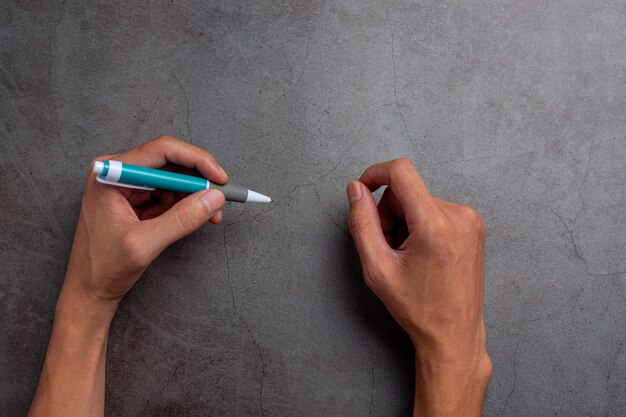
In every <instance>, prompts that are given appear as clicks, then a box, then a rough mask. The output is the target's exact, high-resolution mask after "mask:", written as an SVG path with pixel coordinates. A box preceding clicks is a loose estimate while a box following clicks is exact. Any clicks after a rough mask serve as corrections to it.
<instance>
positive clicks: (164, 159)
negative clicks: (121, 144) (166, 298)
mask: <svg viewBox="0 0 626 417" xmlns="http://www.w3.org/2000/svg"><path fill="white" fill-rule="evenodd" d="M111 158H115V159H117V160H120V161H122V162H126V163H131V164H137V165H142V166H147V167H152V168H160V167H163V166H165V165H166V164H169V163H172V164H176V165H180V166H183V167H186V168H195V169H197V170H198V171H200V173H201V174H202V175H203V176H204V177H206V178H208V179H210V180H212V181H214V182H217V183H222V184H223V183H225V182H226V181H227V180H228V176H227V175H226V173H225V172H224V170H223V169H222V168H221V167H220V166H219V164H218V163H217V162H216V161H215V159H214V158H213V156H211V154H210V153H209V152H207V151H205V150H203V149H200V148H197V147H195V146H193V145H190V144H188V143H185V142H181V141H179V140H176V139H174V138H172V137H169V136H161V137H159V138H156V139H154V140H152V141H150V142H147V143H145V144H143V145H140V146H139V147H137V148H134V149H132V150H130V151H128V152H125V153H122V154H119V155H107V156H103V157H100V158H96V160H105V159H111ZM92 166H93V162H92V164H91V167H92ZM91 167H90V169H89V174H88V177H87V184H86V187H85V193H84V195H83V199H82V208H81V211H80V216H79V219H78V225H77V228H76V234H75V236H74V243H73V247H72V253H71V256H70V260H69V264H68V270H67V275H66V279H65V283H64V289H63V293H66V292H69V291H71V292H72V293H73V294H79V295H80V297H83V298H87V299H89V300H90V301H91V302H92V304H93V305H96V306H99V307H103V308H105V309H110V310H112V311H113V312H114V311H115V308H116V307H117V303H118V302H119V300H120V299H121V298H122V297H123V296H124V294H126V292H128V290H130V288H131V287H132V286H133V284H134V283H135V282H136V281H137V279H138V278H139V276H140V275H141V274H142V272H143V271H144V270H145V269H146V268H147V267H148V265H149V264H150V263H151V262H152V261H153V260H154V259H155V258H156V257H157V256H158V255H159V254H160V253H161V252H162V251H163V250H164V249H165V248H166V247H167V246H169V245H170V244H172V243H173V242H175V241H177V240H179V239H181V238H182V237H184V236H187V235H189V234H191V233H192V232H194V231H195V230H197V229H198V228H200V227H201V226H202V225H203V224H205V223H206V222H207V221H209V222H211V223H215V224H217V223H220V222H221V221H222V212H221V208H222V206H223V205H224V195H223V194H222V193H221V192H219V191H216V190H206V191H201V192H198V193H194V194H192V195H189V196H186V197H184V195H180V194H179V193H174V192H171V191H162V190H156V191H141V190H131V189H126V188H120V187H112V186H108V185H104V184H99V183H98V182H96V180H95V178H94V177H95V174H93V173H92V169H91ZM181 197H184V198H181ZM63 293H62V294H63Z"/></svg>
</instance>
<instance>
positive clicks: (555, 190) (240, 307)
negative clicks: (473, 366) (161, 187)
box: [0, 0, 626, 417]
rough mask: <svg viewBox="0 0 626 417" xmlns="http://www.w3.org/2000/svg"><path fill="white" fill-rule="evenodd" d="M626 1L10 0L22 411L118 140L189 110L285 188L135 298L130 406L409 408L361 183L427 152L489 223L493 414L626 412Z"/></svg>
mask: <svg viewBox="0 0 626 417" xmlns="http://www.w3.org/2000/svg"><path fill="white" fill-rule="evenodd" d="M625 45H626V3H624V2H623V1H622V0H607V1H598V0H587V1H582V0H571V1H549V2H546V1H537V0H522V1H519V0H505V1H493V0H484V1H446V0H444V1H428V0H422V1H419V2H396V1H389V2H376V1H367V2H365V1H349V2H318V1H295V2H292V1H284V2H265V1H261V2H257V1H248V2H245V1H223V2H202V1H195V2H180V1H173V0H172V1H150V2H144V1H131V2H129V1H115V2H113V1H104V2H100V1H93V0H87V1H83V2H77V1H74V0H67V2H65V3H63V4H61V3H60V2H39V1H16V2H11V1H3V2H2V3H1V5H0V121H1V123H0V173H1V175H0V196H1V198H0V329H1V333H0V414H1V415H2V416H5V417H9V416H21V415H24V414H25V412H26V410H27V408H28V405H29V402H30V400H31V397H32V394H33V390H34V388H35V385H36V381H37V378H38V374H39V371H40V366H41V364H42V360H43V357H44V352H45V348H46V342H47V338H48V336H49V332H50V328H51V323H52V319H53V311H54V304H55V299H56V296H57V293H58V290H59V287H60V285H61V282H62V279H63V274H64V269H65V263H66V259H67V256H68V253H69V250H70V245H71V239H72V233H73V229H74V225H75V221H76V217H77V214H78V211H79V207H80V196H81V192H82V188H83V177H84V172H85V170H86V168H87V166H88V163H89V161H90V160H91V159H92V158H93V157H95V156H97V155H100V154H105V153H110V152H112V151H118V150H122V149H126V148H129V147H132V146H135V145H137V144H139V143H141V142H142V141H144V140H146V139H149V138H152V137H154V136H156V135H158V134H161V133H170V134H173V135H176V136H178V137H181V138H184V139H186V140H189V141H191V142H193V143H194V144H196V145H199V146H202V147H205V148H207V149H209V150H210V151H212V152H213V153H214V154H215V155H216V156H217V158H218V159H219V161H220V162H221V163H222V164H223V165H224V166H225V167H226V168H227V170H228V171H229V173H230V175H231V178H233V179H236V180H237V182H240V183H242V184H246V185H249V186H250V187H252V188H254V189H257V190H258V191H261V192H266V193H268V194H270V195H271V196H273V197H274V199H275V200H276V202H275V203H274V204H272V205H269V206H263V207H261V206H242V205H235V204H231V205H229V206H228V208H227V209H226V210H225V224H224V225H223V226H207V227H205V228H203V229H202V230H201V231H200V232H198V233H196V234H195V235H193V236H192V237H190V238H188V239H185V240H184V241H181V242H180V243H178V244H176V245H175V246H173V247H172V248H170V249H169V250H168V251H166V252H165V253H164V254H163V255H162V256H161V257H160V258H159V259H158V260H157V261H156V262H155V263H154V265H153V266H152V267H151V268H150V269H149V270H148V272H147V273H146V274H145V276H144V278H143V279H142V280H141V281H140V282H139V283H138V284H137V285H136V286H135V288H134V289H133V290H132V292H131V293H130V294H129V295H128V296H127V297H126V299H125V300H124V301H123V303H122V305H121V307H120V310H119V313H118V315H117V317H116V319H115V321H114V323H113V326H112V332H111V336H110V339H109V353H108V361H107V367H108V368H107V372H108V373H107V414H108V415H111V416H146V415H154V416H159V415H214V416H231V415H232V416H325V415H331V416H367V415H372V416H405V415H408V414H409V410H410V408H411V398H412V388H413V387H412V382H411V379H412V371H411V366H412V351H411V349H410V346H408V345H407V340H406V338H405V337H404V335H403V333H402V332H401V331H400V330H399V329H398V327H397V326H396V325H395V324H394V322H393V321H392V320H391V319H390V318H389V316H388V315H387V314H386V313H385V310H384V308H383V307H382V306H381V304H380V303H379V302H378V301H377V299H376V298H375V297H374V296H373V295H372V294H371V293H370V292H369V291H368V290H367V288H366V287H365V286H364V285H363V283H362V281H361V277H360V271H359V267H358V258H357V256H356V254H355V251H354V249H353V245H352V242H351V240H350V238H349V234H348V233H347V232H346V201H345V196H344V188H345V186H346V184H347V182H348V180H349V179H351V178H355V177H358V176H359V174H360V173H361V171H362V170H363V169H364V168H366V167H367V166H368V165H370V164H372V163H374V162H377V161H381V160H387V159H392V158H396V157H399V156H407V157H410V158H412V159H413V160H414V161H415V163H416V165H417V167H418V168H419V169H420V171H421V172H422V174H423V176H424V178H425V180H426V182H427V184H428V185H429V186H430V187H431V188H432V190H433V191H434V192H435V193H436V194H438V195H439V196H441V197H442V198H446V199H450V200H453V201H456V202H463V203H468V204H472V205H474V206H475V207H477V208H478V210H479V212H480V213H481V214H482V216H483V217H484V219H485V220H486V222H487V225H488V229H489V236H488V245H487V251H488V253H487V263H486V268H487V272H486V306H485V307H486V320H487V322H488V326H487V329H488V348H489V352H490V353H491V356H492V358H493V361H494V365H495V372H494V376H493V379H492V381H491V384H490V387H489V392H488V395H487V398H486V401H485V415H487V416H547V415H555V416H623V415H625V413H626V411H625V410H626V353H625V338H626V325H625V321H624V318H625V316H626V304H625V297H626V288H625V282H626V251H625V246H626V245H625V244H626V227H625V221H626V210H625V207H626V206H625V202H626V191H625V187H624V179H625V177H626V168H625V160H626V145H625V143H626V135H625V128H626V87H625V86H626V46H625Z"/></svg>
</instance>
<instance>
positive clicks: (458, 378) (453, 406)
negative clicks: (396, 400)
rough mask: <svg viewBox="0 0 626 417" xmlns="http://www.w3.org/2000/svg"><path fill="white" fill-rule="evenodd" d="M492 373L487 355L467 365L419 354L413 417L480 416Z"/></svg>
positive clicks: (416, 366) (416, 365)
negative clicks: (450, 362)
mask: <svg viewBox="0 0 626 417" xmlns="http://www.w3.org/2000/svg"><path fill="white" fill-rule="evenodd" d="M491 370H492V367H491V360H490V359H489V356H488V355H487V353H486V352H484V353H483V354H481V355H480V356H479V357H477V358H475V360H472V361H470V362H469V363H466V364H463V365H459V364H445V363H442V362H440V361H439V360H438V359H434V358H431V357H429V356H428V355H421V356H420V355H419V354H417V355H416V359H415V403H414V408H413V417H426V416H427V417H439V416H445V417H447V416H455V417H476V416H480V415H481V413H482V405H483V399H484V397H485V392H486V389H487V384H488V383H489V379H490V377H491Z"/></svg>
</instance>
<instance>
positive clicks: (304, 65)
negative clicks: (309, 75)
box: [260, 41, 309, 116]
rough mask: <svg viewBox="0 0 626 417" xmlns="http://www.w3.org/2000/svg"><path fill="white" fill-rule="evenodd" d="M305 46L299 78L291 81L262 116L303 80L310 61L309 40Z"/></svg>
mask: <svg viewBox="0 0 626 417" xmlns="http://www.w3.org/2000/svg"><path fill="white" fill-rule="evenodd" d="M305 47H306V52H305V55H304V63H303V64H302V70H301V71H300V75H299V76H298V78H297V79H296V80H295V81H294V82H293V83H291V85H290V86H289V88H288V89H287V90H286V91H285V92H284V93H282V94H281V95H280V97H278V98H277V99H276V100H275V101H274V102H273V103H272V104H270V106H269V107H268V108H267V109H265V110H263V111H262V112H261V113H260V115H261V116H262V115H264V114H267V112H269V111H270V110H272V109H273V108H274V107H276V105H277V104H278V103H280V101H281V100H282V99H283V98H284V97H286V96H287V94H289V93H291V92H292V91H293V89H294V88H296V86H297V85H298V84H299V83H300V81H301V80H302V78H303V77H304V71H305V70H306V66H307V64H308V62H309V42H308V41H307V42H306V45H305Z"/></svg>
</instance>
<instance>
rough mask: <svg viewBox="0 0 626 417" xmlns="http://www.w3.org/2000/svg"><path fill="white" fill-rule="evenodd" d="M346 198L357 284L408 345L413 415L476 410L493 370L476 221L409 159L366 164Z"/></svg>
mask: <svg viewBox="0 0 626 417" xmlns="http://www.w3.org/2000/svg"><path fill="white" fill-rule="evenodd" d="M383 185H387V186H388V187H387V188H386V189H385V191H384V193H383V196H382V197H381V199H380V202H379V204H378V207H377V206H376V203H375V201H374V198H373V197H372V194H371V192H372V191H375V190H376V189H378V188H379V187H381V186H383ZM347 194H348V198H349V200H350V217H349V226H350V231H351V233H352V236H353V238H354V241H355V243H356V246H357V249H358V252H359V256H360V258H361V264H362V267H363V275H364V279H365V282H366V283H367V285H368V286H369V287H370V289H372V291H374V293H376V295H378V297H379V298H380V299H381V300H382V302H383V303H384V304H385V306H386V307H387V309H388V310H389V312H390V313H391V314H392V316H393V317H394V318H395V319H396V321H397V322H398V323H399V324H400V326H402V327H403V328H404V330H405V331H406V332H407V333H408V334H409V336H410V338H411V340H412V341H413V344H414V346H415V351H416V393H415V411H414V415H415V416H420V415H428V416H439V415H446V416H447V415H454V416H464V415H480V412H481V408H482V401H483V397H484V394H485V389H486V385H487V382H488V380H489V378H490V376H491V361H490V359H489V356H488V355H487V351H486V348H485V326H484V322H483V274H484V256H485V236H486V229H485V224H484V223H483V221H482V219H481V218H480V216H479V215H478V214H477V212H476V210H474V209H473V208H471V207H468V206H463V205H458V204H454V203H450V202H447V201H444V200H440V199H438V198H437V197H435V196H433V195H432V194H431V193H430V192H429V191H428V189H427V188H426V186H425V185H424V183H423V181H422V179H421V177H420V175H419V174H418V172H417V170H416V169H415V167H414V166H413V164H412V163H411V162H410V161H409V160H407V159H398V160H395V161H390V162H384V163H381V164H377V165H373V166H371V167H369V168H368V169H367V170H366V171H365V172H364V173H363V175H362V176H361V178H360V180H359V181H353V182H351V183H350V184H349V185H348V189H347Z"/></svg>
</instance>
